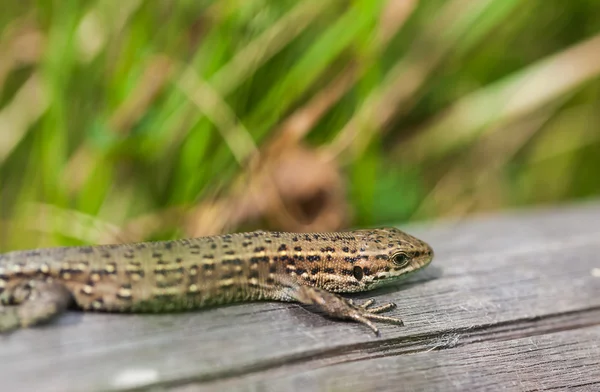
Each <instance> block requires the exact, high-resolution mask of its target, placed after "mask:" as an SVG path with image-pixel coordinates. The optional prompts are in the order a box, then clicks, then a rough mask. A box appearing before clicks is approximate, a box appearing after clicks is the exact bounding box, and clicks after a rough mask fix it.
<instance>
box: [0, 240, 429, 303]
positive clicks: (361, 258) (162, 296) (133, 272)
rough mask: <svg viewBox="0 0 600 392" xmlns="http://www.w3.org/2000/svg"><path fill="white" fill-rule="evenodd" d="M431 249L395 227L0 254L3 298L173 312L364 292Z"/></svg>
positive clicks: (409, 268) (411, 267) (420, 261)
mask: <svg viewBox="0 0 600 392" xmlns="http://www.w3.org/2000/svg"><path fill="white" fill-rule="evenodd" d="M432 257H433V252H432V250H431V248H430V247H429V246H428V245H427V244H426V243H424V242H423V241H421V240H418V239H417V238H415V237H412V236H410V235H408V234H406V233H404V232H402V231H400V230H397V229H376V230H358V231H352V232H337V233H310V234H308V233H307V234H299V233H283V232H264V231H256V232H250V233H239V234H226V235H221V236H212V237H201V238H193V239H182V240H174V241H162V242H145V243H136V244H123V245H100V246H80V247H63V248H47V249H39V250H31V251H16V252H10V253H6V254H2V255H0V299H2V302H3V303H5V304H6V303H11V301H12V300H13V299H14V293H15V292H16V291H17V290H18V289H19V288H22V287H23V286H25V285H29V284H31V282H35V281H40V280H44V281H47V280H57V281H60V282H62V283H64V285H65V286H66V287H67V288H68V290H69V291H70V292H71V294H72V296H73V298H74V300H75V302H76V303H77V305H78V306H79V307H81V308H83V309H92V310H107V311H156V312H159V311H175V310H186V309H192V308H200V307H204V306H209V305H220V304H225V303H234V302H241V301H253V300H263V299H265V300H280V301H291V300H293V298H292V297H291V296H290V295H289V294H288V289H290V288H293V287H294V286H297V285H309V286H313V287H319V288H322V289H325V290H327V291H330V292H356V291H365V290H370V289H372V288H375V287H378V286H381V285H383V284H386V283H389V282H390V281H394V280H395V279H397V278H399V277H401V276H406V275H407V274H409V273H411V272H413V271H416V270H418V269H420V268H422V267H423V266H425V265H426V264H428V263H429V262H430V261H431V258H432Z"/></svg>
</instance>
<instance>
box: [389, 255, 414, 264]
mask: <svg viewBox="0 0 600 392" xmlns="http://www.w3.org/2000/svg"><path fill="white" fill-rule="evenodd" d="M392 261H393V262H394V264H396V265H397V266H399V267H404V266H406V264H408V262H409V261H410V258H409V257H408V255H407V254H406V253H396V254H395V255H393V256H392Z"/></svg>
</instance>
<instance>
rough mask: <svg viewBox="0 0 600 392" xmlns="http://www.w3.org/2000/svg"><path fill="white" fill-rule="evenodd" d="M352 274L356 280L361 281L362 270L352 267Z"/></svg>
mask: <svg viewBox="0 0 600 392" xmlns="http://www.w3.org/2000/svg"><path fill="white" fill-rule="evenodd" d="M352 274H353V275H354V277H355V278H356V280H361V279H362V278H363V269H362V268H360V267H359V266H356V267H354V269H353V270H352Z"/></svg>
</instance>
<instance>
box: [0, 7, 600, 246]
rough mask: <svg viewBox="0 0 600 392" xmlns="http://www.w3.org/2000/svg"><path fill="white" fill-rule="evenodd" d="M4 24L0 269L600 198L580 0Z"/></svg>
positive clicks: (595, 112)
mask: <svg viewBox="0 0 600 392" xmlns="http://www.w3.org/2000/svg"><path fill="white" fill-rule="evenodd" d="M1 8H2V12H0V208H1V210H0V249H2V250H9V249H18V248H28V247H37V246H50V245H72V244H82V243H106V242H120V241H141V240H152V239H164V238H172V237H180V236H191V235H206V234H213V233H219V232H223V231H235V230H249V229H255V228H270V229H283V230H299V231H311V230H337V229H339V228H346V227H359V226H372V225H384V224H400V223H404V222H408V221H418V220H434V219H440V218H444V217H462V216H466V215H469V214H473V213H479V212H482V211H495V210H501V209H508V208H514V207H517V206H531V205H540V204H545V205H548V204H557V203H562V202H568V201H572V200H576V199H585V198H594V197H597V196H598V194H599V193H600V180H599V174H598V173H599V170H598V169H599V168H600V110H599V109H600V107H599V106H598V104H599V98H600V96H599V92H600V91H599V88H600V83H599V80H598V75H599V74H600V34H599V33H600V18H599V17H598V15H600V3H598V1H597V0H571V1H564V0H528V1H523V0H521V1H516V0H444V1H442V0H428V1H417V0H354V1H347V0H346V1H341V0H328V1H327V0H307V1H291V0H277V1H275V0H271V1H267V0H219V1H202V0H180V1H173V0H146V1H144V0H122V1H113V0H99V1H93V0H85V1H83V0H82V1H75V0H60V1H59V0H56V1H50V0H38V1H26V0H23V1H9V0H3V1H2V7H1Z"/></svg>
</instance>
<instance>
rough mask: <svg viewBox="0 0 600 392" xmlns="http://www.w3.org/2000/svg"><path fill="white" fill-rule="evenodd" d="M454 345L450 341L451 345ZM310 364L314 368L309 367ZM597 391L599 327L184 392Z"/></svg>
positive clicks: (181, 391) (285, 372) (289, 371)
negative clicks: (212, 391)
mask: <svg viewBox="0 0 600 392" xmlns="http://www.w3.org/2000/svg"><path fill="white" fill-rule="evenodd" d="M451 339H452V340H454V339H456V340H458V341H460V340H461V339H460V337H459V336H458V335H456V336H455V337H452V338H451ZM314 365H315V364H313V366H314ZM553 389H555V390H569V391H574V390H575V391H576V390H581V391H598V390H600V327H598V326H595V327H591V328H585V329H578V330H574V331H565V332H557V333H552V334H547V335H542V336H531V337H527V338H521V339H515V340H510V341H492V342H490V341H487V340H486V341H482V342H477V343H472V342H469V343H461V344H458V345H457V346H455V347H454V348H453V349H452V350H444V351H424V352H419V353H414V354H412V355H391V356H390V355H385V356H380V357H378V358H372V359H367V360H363V361H350V362H345V363H339V364H336V365H331V366H319V367H315V368H312V369H311V368H310V367H307V366H306V364H303V365H302V366H300V367H291V368H290V367H283V368H279V369H276V370H273V371H272V372H270V373H269V375H268V378H265V377H264V375H257V374H253V375H249V376H246V377H241V378H234V379H230V380H226V381H217V382H213V383H209V384H205V385H203V386H202V387H201V388H198V385H187V386H183V387H179V388H176V389H174V390H175V391H177V392H187V391H190V392H191V391H206V390H220V391H289V390H304V391H353V392H361V391H387V390H397V391H467V390H469V391H472V390H476V391H498V390H504V391H507V390H508V391H511V390H513V391H540V390H553Z"/></svg>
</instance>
